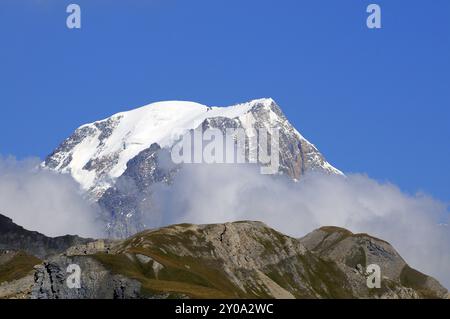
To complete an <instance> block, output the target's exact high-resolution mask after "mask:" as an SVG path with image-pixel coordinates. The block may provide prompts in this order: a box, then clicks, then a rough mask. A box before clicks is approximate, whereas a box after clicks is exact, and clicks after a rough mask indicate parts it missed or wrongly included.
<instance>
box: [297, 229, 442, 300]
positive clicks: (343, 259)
mask: <svg viewBox="0 0 450 319" xmlns="http://www.w3.org/2000/svg"><path fill="white" fill-rule="evenodd" d="M300 242H301V243H302V244H303V245H304V246H305V247H306V248H307V249H308V250H310V251H312V252H313V253H314V254H315V255H317V256H319V257H321V258H322V259H324V260H332V261H334V262H335V263H336V264H337V265H338V267H339V268H340V269H341V270H342V272H344V273H345V274H346V276H347V277H348V278H349V283H350V284H351V285H352V289H353V290H354V291H356V292H358V294H360V293H364V292H362V291H359V287H361V283H360V282H359V280H358V279H359V278H361V276H359V275H358V274H360V273H364V272H365V269H366V267H367V266H368V265H370V264H376V265H378V266H380V268H381V273H382V276H383V280H382V287H381V290H380V291H382V292H384V296H386V297H400V298H408V297H411V298H414V297H421V298H437V297H438V298H443V297H445V295H446V293H447V289H445V288H444V287H442V286H441V285H440V284H439V282H437V281H436V280H435V279H434V278H432V277H429V276H426V275H424V274H422V273H420V272H419V271H417V270H414V269H412V268H411V267H410V266H409V265H408V264H407V263H406V262H405V261H404V260H403V258H402V257H401V256H400V255H399V254H398V252H397V251H396V250H395V249H394V248H393V247H392V246H391V245H390V244H389V243H388V242H386V241H384V240H381V239H378V238H374V237H372V236H370V235H367V234H353V233H351V232H350V231H348V230H346V229H343V228H338V227H322V228H320V229H318V230H315V231H313V232H312V233H310V234H308V235H307V236H305V237H303V238H302V239H300ZM354 274H356V275H354Z"/></svg>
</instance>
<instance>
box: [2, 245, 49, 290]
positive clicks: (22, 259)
mask: <svg viewBox="0 0 450 319" xmlns="http://www.w3.org/2000/svg"><path fill="white" fill-rule="evenodd" d="M40 263H41V260H40V259H38V258H36V257H34V256H31V255H28V254H27V253H24V252H22V251H20V252H18V253H17V254H16V255H15V256H14V257H13V258H12V259H11V260H9V261H8V262H6V263H5V264H2V265H0V283H3V282H6V281H8V282H10V281H13V280H17V279H20V278H23V277H25V276H26V275H28V274H29V273H30V272H31V271H32V270H33V267H34V266H36V265H37V264H40Z"/></svg>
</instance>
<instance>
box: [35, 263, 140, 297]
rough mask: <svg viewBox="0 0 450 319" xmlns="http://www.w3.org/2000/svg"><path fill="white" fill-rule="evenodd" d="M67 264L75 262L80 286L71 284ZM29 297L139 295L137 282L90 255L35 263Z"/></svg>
mask: <svg viewBox="0 0 450 319" xmlns="http://www.w3.org/2000/svg"><path fill="white" fill-rule="evenodd" d="M70 265H77V266H79V267H80V269H81V270H82V271H81V273H80V284H81V287H80V288H77V287H73V286H72V285H69V284H68V283H67V280H70V277H69V276H70V275H71V274H72V273H71V272H70V270H71V269H70V268H68V267H69V266H70ZM35 270H36V272H35V274H34V285H33V288H32V292H31V298H32V299H132V298H137V297H138V296H139V294H140V288H141V284H140V283H139V282H138V281H136V280H133V279H130V278H126V277H124V276H122V275H120V274H113V273H112V272H111V271H110V270H108V269H106V268H105V267H104V266H102V264H101V263H99V262H98V261H96V260H95V259H94V258H92V257H87V256H84V257H79V256H70V257H69V256H64V255H60V256H56V257H53V258H51V259H50V260H48V261H45V262H44V263H43V264H42V265H39V266H36V268H35Z"/></svg>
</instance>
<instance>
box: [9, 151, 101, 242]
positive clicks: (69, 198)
mask: <svg viewBox="0 0 450 319" xmlns="http://www.w3.org/2000/svg"><path fill="white" fill-rule="evenodd" d="M38 165H39V159H37V158H36V159H27V160H23V161H17V160H15V159H14V158H11V157H9V158H2V157H0V214H3V215H6V216H8V217H10V218H12V219H13V220H14V222H15V223H16V224H18V225H20V226H23V227H24V228H26V229H29V230H34V231H39V232H41V233H43V234H45V235H47V236H59V235H66V234H77V235H80V236H85V237H97V236H101V235H102V226H101V224H100V223H98V222H97V221H96V217H97V216H98V214H97V210H96V207H95V205H92V204H90V203H88V201H87V200H85V199H84V198H83V196H82V195H81V194H80V190H79V186H78V184H76V183H75V182H74V181H73V179H72V178H71V177H69V176H66V175H61V174H56V173H52V172H50V171H47V170H41V169H38V168H37V167H38Z"/></svg>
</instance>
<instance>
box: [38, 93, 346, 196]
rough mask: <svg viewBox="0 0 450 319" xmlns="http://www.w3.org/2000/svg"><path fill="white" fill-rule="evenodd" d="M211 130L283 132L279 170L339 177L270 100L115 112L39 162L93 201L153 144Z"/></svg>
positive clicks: (166, 143) (163, 145) (176, 104)
mask: <svg viewBox="0 0 450 319" xmlns="http://www.w3.org/2000/svg"><path fill="white" fill-rule="evenodd" d="M205 121H207V122H208V125H209V126H215V125H216V126H217V125H219V126H220V127H228V126H230V125H231V126H237V127H242V128H244V129H245V130H249V129H252V128H254V127H256V126H257V125H258V126H259V127H261V125H263V126H265V127H266V128H267V129H269V130H270V129H271V128H274V127H277V128H280V130H281V144H282V145H281V147H282V148H283V147H284V151H283V150H282V152H283V154H282V161H281V165H282V169H281V170H282V171H283V172H284V173H286V174H288V175H290V176H291V177H293V178H295V179H298V178H299V177H300V175H302V174H303V172H304V171H306V170H314V169H321V170H324V171H326V172H329V173H335V174H342V173H341V172H340V171H339V170H337V169H335V168H334V167H333V166H331V165H330V164H329V163H328V162H327V161H326V160H325V159H324V158H323V156H322V155H321V154H320V153H319V151H318V150H317V148H316V147H315V146H314V145H313V144H311V143H309V142H308V141H307V140H306V139H305V138H304V137H303V136H302V135H301V134H300V133H299V132H298V131H297V130H296V129H295V128H294V127H293V126H292V125H291V124H290V123H289V121H288V120H287V119H286V117H285V116H284V114H283V113H282V111H281V110H280V108H279V107H278V105H277V104H276V103H275V101H274V100H273V99H271V98H263V99H257V100H253V101H250V102H246V103H241V104H236V105H232V106H228V107H209V106H206V105H202V104H199V103H195V102H186V101H164V102H156V103H152V104H149V105H146V106H143V107H140V108H137V109H133V110H130V111H126V112H121V113H117V114H115V115H112V116H111V117H108V118H106V119H104V120H100V121H96V122H93V123H89V124H85V125H82V126H80V127H79V128H78V129H76V131H75V132H74V134H73V135H72V136H71V137H69V138H68V139H66V140H65V141H64V142H63V143H62V144H61V145H60V146H59V147H58V148H57V149H56V150H55V151H54V152H53V153H52V154H51V155H50V156H49V157H48V158H47V159H46V161H45V162H44V163H43V166H44V167H46V168H49V169H53V170H56V171H58V172H61V173H69V174H71V175H72V176H73V178H74V179H75V180H76V181H77V182H78V183H79V184H80V185H81V187H82V188H83V189H84V190H86V191H89V192H90V193H91V194H93V195H94V197H96V198H99V197H100V196H101V195H103V193H104V191H105V190H106V189H108V188H109V187H111V186H112V185H114V182H115V180H116V179H117V178H118V177H120V176H121V175H122V174H123V173H124V172H125V171H126V169H127V164H128V163H129V162H130V160H132V159H133V158H135V157H136V156H137V155H138V154H140V153H141V152H142V151H144V150H146V149H148V148H149V147H150V146H151V145H153V144H157V145H159V147H160V148H162V149H164V148H170V147H172V146H173V145H174V143H175V142H176V140H177V138H178V137H179V136H180V134H183V133H184V132H187V131H189V130H193V129H196V128H198V127H200V126H201V125H202V123H204V122H205Z"/></svg>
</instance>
